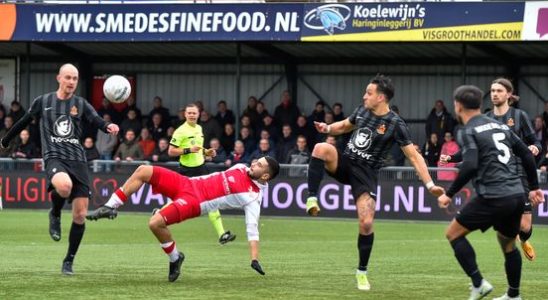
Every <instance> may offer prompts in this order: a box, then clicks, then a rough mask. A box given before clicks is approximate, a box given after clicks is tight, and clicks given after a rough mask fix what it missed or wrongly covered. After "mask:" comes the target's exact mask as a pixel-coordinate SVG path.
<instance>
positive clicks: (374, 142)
mask: <svg viewBox="0 0 548 300" xmlns="http://www.w3.org/2000/svg"><path fill="white" fill-rule="evenodd" d="M393 96H394V86H393V84H392V81H391V80H390V78H388V77H385V76H382V75H377V76H376V77H374V78H373V79H371V81H370V82H369V84H368V85H367V88H366V90H365V94H364V95H363V105H360V106H359V107H358V108H356V110H355V111H354V112H353V113H352V115H350V116H349V117H348V118H347V119H344V120H342V121H339V122H335V123H333V124H331V125H327V124H325V123H318V122H315V123H314V125H315V126H316V129H317V130H318V131H319V132H322V133H328V134H331V135H341V134H344V133H347V132H351V131H352V137H351V138H350V141H349V142H348V144H347V145H346V148H345V150H344V152H343V153H340V152H338V151H337V149H336V148H335V146H333V145H330V144H328V143H318V144H316V145H315V146H314V150H313V152H312V158H311V160H310V163H309V165H308V191H309V197H308V199H307V203H306V207H307V212H308V213H309V214H310V215H313V216H315V215H317V214H318V212H319V211H320V207H319V205H318V198H317V196H316V195H317V193H318V189H319V186H320V182H321V180H322V178H323V173H324V170H326V171H327V172H328V173H329V174H330V175H331V176H332V177H333V178H335V179H337V181H339V182H341V183H344V184H349V185H350V186H351V188H352V195H353V196H354V199H355V202H356V210H357V213H358V219H359V222H358V224H359V234H358V252H359V263H358V269H357V271H356V280H357V285H358V289H360V290H369V289H370V288H371V286H370V284H369V281H368V279H367V275H366V274H367V266H368V263H369V257H370V255H371V249H372V248H373V239H374V233H373V218H374V216H375V200H376V199H375V198H376V196H377V195H376V194H375V193H376V191H377V173H378V170H379V169H380V168H381V167H382V165H383V161H384V159H385V157H386V155H387V153H388V152H389V151H390V149H391V147H392V144H393V143H394V142H396V143H398V145H399V146H400V147H401V149H402V151H403V153H404V154H405V155H406V156H407V158H408V159H409V160H410V161H411V164H412V165H413V167H414V168H415V170H416V171H417V173H418V174H419V177H420V178H421V179H422V181H423V182H424V184H425V185H426V187H427V188H428V191H429V192H430V193H431V194H433V195H435V196H439V195H441V194H443V188H442V187H440V186H436V185H435V184H434V183H433V181H432V179H431V177H430V174H429V173H428V168H427V166H426V163H425V162H424V158H423V157H422V156H421V155H420V153H418V152H417V150H416V149H415V147H414V145H413V143H412V142H411V139H410V137H409V129H408V127H407V125H406V124H405V122H404V121H403V120H402V119H401V118H400V117H399V116H398V115H397V114H396V113H394V112H393V111H391V110H390V107H389V101H390V99H392V97H393Z"/></svg>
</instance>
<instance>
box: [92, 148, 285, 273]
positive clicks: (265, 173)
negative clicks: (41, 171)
mask: <svg viewBox="0 0 548 300" xmlns="http://www.w3.org/2000/svg"><path fill="white" fill-rule="evenodd" d="M279 169H280V167H279V164H278V162H277V161H276V160H275V159H273V158H271V157H268V156H266V157H262V158H260V159H259V160H257V161H256V162H255V163H252V164H251V167H249V168H248V167H246V166H245V165H244V164H237V165H234V166H233V167H231V168H230V169H228V170H226V171H223V172H216V173H212V174H209V175H204V176H199V177H190V178H189V177H186V176H183V175H180V174H178V173H176V172H174V171H171V170H168V169H165V168H162V167H157V166H139V168H137V170H136V171H135V172H134V173H133V174H132V175H131V177H130V178H129V179H128V180H127V181H126V182H125V183H124V185H123V186H122V187H121V188H119V189H117V190H116V191H115V192H114V193H113V194H112V196H111V197H110V199H109V200H108V202H107V203H106V204H105V205H104V206H101V207H100V208H98V209H96V210H94V211H91V212H90V213H89V214H88V219H92V220H97V219H101V218H111V219H112V218H114V217H116V215H117V211H116V210H117V208H118V207H120V206H121V205H123V204H124V203H125V202H126V201H127V199H128V198H129V197H130V195H131V194H133V193H135V192H136V191H138V190H139V189H140V188H141V186H142V185H143V184H144V183H149V184H150V185H151V186H152V190H153V192H155V193H160V194H162V195H164V196H167V197H169V198H170V199H172V200H173V202H171V203H169V204H168V205H166V206H164V207H163V208H162V209H160V211H159V212H158V213H157V214H155V215H153V216H152V217H151V218H150V221H149V227H150V230H151V231H152V233H153V234H154V235H155V236H156V238H157V239H158V241H159V242H160V244H161V246H162V249H163V250H164V252H165V253H166V254H167V255H168V256H169V275H168V279H169V281H171V282H173V281H175V280H177V278H178V277H179V274H180V269H181V265H182V263H183V261H184V259H185V256H184V255H183V253H182V252H180V251H178V250H177V247H176V246H175V241H174V240H173V238H172V236H171V232H170V231H169V229H168V227H167V226H169V225H171V224H175V223H179V222H182V221H185V220H187V219H192V218H195V217H198V216H200V215H207V214H208V213H209V212H211V211H215V210H219V209H220V210H223V209H243V210H244V212H245V223H246V230H247V239H248V242H249V250H250V255H251V267H252V268H253V269H254V270H255V271H257V272H258V273H259V274H261V275H264V274H265V272H264V271H263V269H262V267H261V265H260V264H259V228H258V225H259V216H260V212H261V201H262V199H263V193H264V190H266V188H267V182H268V181H269V180H271V179H274V178H275V177H276V176H277V175H278V172H279Z"/></svg>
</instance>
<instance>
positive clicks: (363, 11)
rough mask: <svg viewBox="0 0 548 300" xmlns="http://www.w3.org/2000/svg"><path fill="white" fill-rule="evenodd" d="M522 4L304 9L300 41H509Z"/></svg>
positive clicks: (517, 34)
mask: <svg viewBox="0 0 548 300" xmlns="http://www.w3.org/2000/svg"><path fill="white" fill-rule="evenodd" d="M523 9H524V3H519V2H512V3H466V2H465V3H424V2H421V3H357V4H325V5H315V4H307V5H305V8H304V19H303V25H304V26H303V28H302V34H301V37H302V38H301V40H303V41H344V42H348V41H432V42H440V41H513V40H520V39H521V28H522V22H523Z"/></svg>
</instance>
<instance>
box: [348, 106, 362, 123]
mask: <svg viewBox="0 0 548 300" xmlns="http://www.w3.org/2000/svg"><path fill="white" fill-rule="evenodd" d="M360 108H362V106H359V107H356V109H354V112H352V114H351V115H350V116H348V121H350V123H352V125H355V124H356V117H357V116H358V114H359V113H360Z"/></svg>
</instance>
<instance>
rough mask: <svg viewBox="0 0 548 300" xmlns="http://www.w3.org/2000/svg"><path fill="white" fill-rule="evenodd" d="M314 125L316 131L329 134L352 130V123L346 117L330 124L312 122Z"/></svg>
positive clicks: (339, 133)
mask: <svg viewBox="0 0 548 300" xmlns="http://www.w3.org/2000/svg"><path fill="white" fill-rule="evenodd" d="M314 127H316V130H317V131H318V132H320V133H325V134H330V135H341V134H345V133H347V132H350V131H352V130H354V124H352V123H350V121H349V120H348V118H346V119H344V120H342V121H339V122H335V123H333V124H330V125H327V124H325V123H323V122H314Z"/></svg>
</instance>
